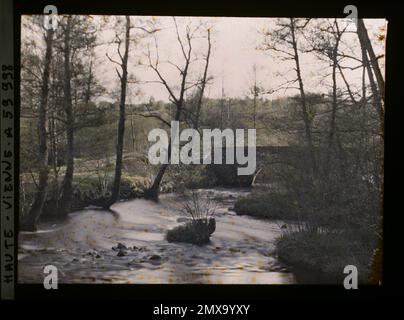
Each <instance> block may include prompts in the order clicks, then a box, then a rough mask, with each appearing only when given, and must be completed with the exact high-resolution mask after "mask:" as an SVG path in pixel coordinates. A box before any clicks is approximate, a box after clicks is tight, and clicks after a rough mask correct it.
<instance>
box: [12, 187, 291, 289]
mask: <svg viewBox="0 0 404 320" xmlns="http://www.w3.org/2000/svg"><path fill="white" fill-rule="evenodd" d="M248 192H249V191H248V190H244V189H220V188H216V189H209V190H198V193H200V196H202V197H206V196H209V197H210V198H213V199H215V205H216V214H215V216H214V217H215V218H216V231H215V232H214V233H213V234H212V237H211V242H210V243H209V244H208V245H205V246H196V245H192V244H187V243H168V242H167V241H166V240H165V232H166V231H167V230H168V229H171V228H173V227H175V226H177V225H180V224H182V223H184V221H185V220H186V218H187V217H186V216H185V215H184V214H183V213H181V211H180V210H179V207H180V205H181V201H182V200H181V199H182V198H181V197H180V196H179V195H178V194H174V193H171V194H164V195H161V197H160V201H159V202H158V203H155V202H151V201H147V200H144V199H134V200H130V201H123V202H119V203H116V204H115V205H114V206H113V207H112V209H113V212H109V211H105V210H100V209H96V208H87V209H85V210H82V211H78V212H74V213H71V214H70V215H69V219H68V220H67V221H65V222H60V223H51V224H50V223H47V224H40V225H39V226H38V231H37V232H20V234H19V249H18V260H19V264H18V281H19V283H42V282H43V278H44V273H43V268H44V267H45V266H46V265H49V264H51V265H54V266H56V267H57V268H58V278H59V282H61V283H143V284H144V283H159V284H161V283H172V284H177V283H194V284H195V283H197V284H201V283H203V284H232V283H237V284H293V283H296V280H295V277H294V275H293V274H292V273H290V272H289V271H288V270H287V269H286V268H285V266H283V265H282V264H281V263H280V262H279V261H278V260H277V258H276V255H275V245H274V242H275V240H276V239H277V238H278V237H279V236H280V235H281V234H282V231H281V228H280V225H281V222H277V221H265V220H260V219H256V218H253V217H248V216H238V215H236V213H235V212H234V211H232V210H231V208H232V207H233V206H234V202H235V201H236V199H237V197H239V196H242V195H246V194H247V193H248ZM118 243H122V244H124V245H125V246H127V247H128V249H127V250H126V253H127V254H126V255H124V256H118V255H117V253H118V252H117V250H113V247H116V246H117V244H118ZM114 249H115V248H114Z"/></svg>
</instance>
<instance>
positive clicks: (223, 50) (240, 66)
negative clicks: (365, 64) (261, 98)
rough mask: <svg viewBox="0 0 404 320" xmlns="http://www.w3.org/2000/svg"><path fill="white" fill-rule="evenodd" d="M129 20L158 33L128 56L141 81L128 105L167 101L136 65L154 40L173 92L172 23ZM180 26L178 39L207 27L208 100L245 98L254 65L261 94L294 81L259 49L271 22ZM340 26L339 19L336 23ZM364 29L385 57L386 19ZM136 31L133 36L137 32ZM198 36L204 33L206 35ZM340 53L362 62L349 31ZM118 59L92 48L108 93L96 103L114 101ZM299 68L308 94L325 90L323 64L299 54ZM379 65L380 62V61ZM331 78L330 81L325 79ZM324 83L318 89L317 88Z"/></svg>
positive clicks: (216, 20) (109, 48) (194, 20)
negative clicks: (209, 43)
mask: <svg viewBox="0 0 404 320" xmlns="http://www.w3.org/2000/svg"><path fill="white" fill-rule="evenodd" d="M93 18H94V23H97V21H101V19H102V17H101V16H94V17H93ZM131 19H132V20H131V21H132V23H133V24H134V25H140V24H142V23H144V22H145V21H146V22H147V21H148V22H150V21H153V22H154V23H155V24H156V25H157V26H158V27H159V29H160V30H161V31H159V32H157V33H156V34H155V36H156V40H155V39H154V38H153V37H150V36H149V37H146V38H144V39H143V40H141V41H140V43H138V44H137V46H136V47H133V46H132V48H133V50H132V51H131V52H130V55H129V67H128V70H129V74H130V75H131V76H133V77H135V78H136V79H137V80H138V82H139V83H137V84H129V85H128V92H129V95H128V102H129V103H139V102H147V101H149V99H150V97H153V98H154V99H155V100H162V101H168V93H167V90H165V89H164V87H163V86H162V85H160V84H157V83H153V81H155V80H157V77H156V74H155V73H154V72H153V71H152V70H151V69H150V68H148V67H146V66H145V65H139V61H141V62H142V63H143V64H144V63H145V62H147V59H146V58H145V57H146V53H147V48H148V47H149V48H150V51H151V53H152V56H153V55H154V54H155V51H156V50H155V42H154V41H156V42H157V43H158V51H159V59H160V61H161V72H162V74H163V75H164V77H165V78H166V79H167V82H168V83H169V84H170V86H172V87H173V89H174V90H175V89H177V87H178V83H179V73H178V70H176V68H175V67H173V66H172V65H170V64H167V63H164V62H165V61H171V62H174V63H177V64H178V65H182V64H183V57H182V56H181V50H180V45H179V43H178V41H177V39H176V32H175V25H174V22H173V18H172V17H138V16H132V17H131ZM176 21H177V24H178V28H179V30H180V32H182V33H181V35H184V34H183V31H184V30H185V26H186V25H187V24H191V27H195V26H196V25H198V24H199V23H200V22H202V23H204V25H206V26H209V27H211V30H212V35H211V38H212V53H211V59H210V65H209V72H208V73H209V76H211V77H212V78H213V79H212V81H211V82H210V84H209V85H208V87H207V88H206V92H205V95H206V96H207V97H210V98H219V97H221V95H222V89H223V92H224V94H225V96H226V97H245V96H246V95H248V94H249V87H251V86H252V84H253V78H254V76H253V66H254V65H256V68H257V72H256V75H257V81H258V84H259V85H260V86H261V87H262V88H263V89H264V90H265V91H270V90H271V89H274V88H277V87H279V86H280V85H281V84H282V83H284V82H285V81H287V80H288V79H292V78H293V77H294V73H293V63H291V62H285V61H282V60H280V59H279V57H278V55H277V54H275V53H274V52H268V51H262V50H259V49H258V47H259V46H260V45H261V44H262V40H263V36H262V31H263V30H271V29H272V28H273V27H274V25H275V21H276V19H275V18H232V17H177V18H176ZM339 22H340V23H342V20H340V21H339ZM113 23H114V21H113V20H112V21H111V28H110V29H109V30H104V31H102V32H101V33H100V34H99V39H98V41H99V42H100V43H109V42H110V41H111V40H112V39H113V37H114V29H115V30H116V29H117V28H116V26H114V24H113ZM365 24H366V27H367V28H368V33H369V36H370V38H371V41H372V44H373V46H374V49H375V51H376V54H377V55H378V54H381V53H384V50H385V48H384V42H381V41H377V35H378V34H379V33H380V32H381V28H383V27H384V28H386V26H387V22H386V20H385V19H366V20H365ZM136 32H137V33H136ZM138 32H140V31H138V30H132V35H133V36H134V35H138V34H139V33H138ZM197 35H203V36H204V35H206V33H205V32H201V34H199V33H197ZM344 46H345V48H344V52H345V50H348V51H349V50H351V51H352V54H353V55H355V56H357V57H358V58H360V54H361V53H360V49H359V46H358V40H357V34H355V33H350V34H346V35H344ZM193 49H194V52H195V53H196V54H197V56H198V57H199V58H201V57H202V55H203V54H205V53H206V49H207V42H206V38H197V39H195V40H194V43H193ZM106 52H108V54H109V56H110V57H112V58H115V59H117V58H118V55H117V50H116V45H114V44H105V45H100V46H98V47H97V48H96V57H97V63H96V75H97V77H98V79H99V80H100V81H101V84H102V85H104V86H105V87H106V89H107V94H106V95H104V96H103V97H100V98H99V99H100V100H110V101H113V100H114V99H116V98H115V97H116V93H117V92H118V89H119V82H118V81H119V79H118V77H117V74H116V72H115V68H116V65H114V64H113V63H112V62H111V61H109V60H108V58H107V57H106V54H105V53H106ZM300 59H301V69H302V74H303V79H304V84H305V87H306V91H309V92H319V91H327V90H328V87H327V80H325V81H324V78H325V79H327V77H326V75H327V74H328V72H329V70H330V68H329V65H328V64H327V63H320V62H319V61H318V59H316V58H315V57H314V56H313V55H312V54H301V57H300ZM380 62H381V65H382V67H383V66H384V62H383V61H380ZM347 63H348V64H349V66H352V67H354V66H356V65H357V62H355V61H353V60H351V61H348V60H347V62H346V63H345V65H346V64H347ZM191 70H192V75H193V76H194V77H196V76H197V75H199V74H201V72H202V70H203V66H202V64H201V63H199V62H196V63H194V64H193V67H192V69H191ZM345 76H346V78H347V80H348V82H349V83H350V84H352V85H355V84H357V85H358V86H359V85H360V83H361V82H360V79H361V70H359V69H358V70H356V71H349V70H347V71H346V74H345ZM328 78H329V77H328ZM340 81H342V80H340ZM320 83H322V85H319V84H320ZM294 93H297V91H294V90H293V89H291V90H287V91H285V90H279V91H277V92H275V93H272V94H270V95H266V96H265V97H266V98H270V99H271V98H272V99H273V98H277V97H282V96H287V95H291V94H294Z"/></svg>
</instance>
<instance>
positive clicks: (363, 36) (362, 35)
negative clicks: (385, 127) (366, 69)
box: [358, 19, 384, 103]
mask: <svg viewBox="0 0 404 320" xmlns="http://www.w3.org/2000/svg"><path fill="white" fill-rule="evenodd" d="M358 36H359V41H360V42H361V46H362V47H364V48H365V49H366V51H367V52H368V53H369V57H370V64H371V65H372V68H373V70H374V72H375V75H376V80H377V84H378V87H379V90H380V98H381V99H382V101H383V103H384V79H383V75H382V72H381V70H380V67H379V63H378V62H377V57H376V55H375V52H374V50H373V46H372V43H371V42H370V39H369V35H368V31H367V29H366V27H365V23H364V22H363V19H358Z"/></svg>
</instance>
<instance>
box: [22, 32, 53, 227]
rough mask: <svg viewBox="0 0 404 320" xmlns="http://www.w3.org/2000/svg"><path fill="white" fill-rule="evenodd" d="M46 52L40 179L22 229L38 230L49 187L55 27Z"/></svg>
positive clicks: (39, 137)
mask: <svg viewBox="0 0 404 320" xmlns="http://www.w3.org/2000/svg"><path fill="white" fill-rule="evenodd" d="M45 40H46V52H45V61H44V71H43V82H42V88H41V98H40V103H39V110H38V111H39V114H38V141H39V144H38V164H39V166H40V168H39V179H38V189H37V192H36V194H35V198H34V202H33V204H32V206H31V209H30V211H29V213H28V216H27V218H26V219H23V221H22V224H21V229H22V230H29V231H36V224H37V222H38V220H39V218H40V216H41V213H42V209H43V205H44V202H45V200H46V194H47V189H48V175H49V168H48V148H47V138H46V112H47V106H48V93H49V77H50V65H51V59H52V46H53V29H49V30H47V31H46V38H45Z"/></svg>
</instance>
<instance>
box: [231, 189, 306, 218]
mask: <svg viewBox="0 0 404 320" xmlns="http://www.w3.org/2000/svg"><path fill="white" fill-rule="evenodd" d="M234 211H235V212H236V213H237V214H239V215H250V216H254V217H258V218H266V219H279V220H298V218H299V216H298V209H297V205H296V203H293V201H291V200H290V198H289V197H288V196H287V195H281V194H272V193H268V192H257V193H251V194H249V195H248V196H246V197H242V198H239V199H238V200H237V202H236V203H235V205H234Z"/></svg>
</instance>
